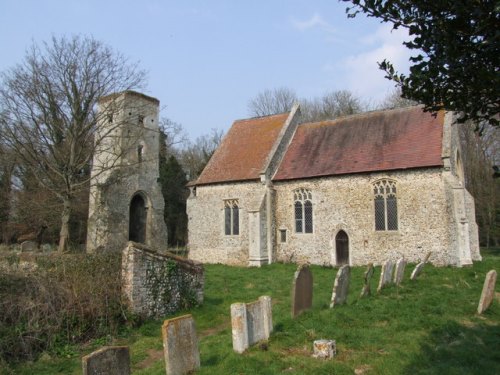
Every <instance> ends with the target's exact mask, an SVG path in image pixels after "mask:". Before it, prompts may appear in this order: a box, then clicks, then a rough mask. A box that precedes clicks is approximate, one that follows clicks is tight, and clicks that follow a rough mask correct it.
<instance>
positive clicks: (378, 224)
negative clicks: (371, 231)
mask: <svg viewBox="0 0 500 375" xmlns="http://www.w3.org/2000/svg"><path fill="white" fill-rule="evenodd" d="M373 194H374V207H375V230H378V231H386V230H398V200H397V191H396V182H394V181H391V180H380V181H377V182H375V184H373Z"/></svg>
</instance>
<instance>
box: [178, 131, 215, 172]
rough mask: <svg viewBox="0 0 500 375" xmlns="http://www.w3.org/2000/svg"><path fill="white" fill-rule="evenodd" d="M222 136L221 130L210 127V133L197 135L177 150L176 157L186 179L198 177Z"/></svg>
mask: <svg viewBox="0 0 500 375" xmlns="http://www.w3.org/2000/svg"><path fill="white" fill-rule="evenodd" d="M223 136H224V132H223V131H222V130H220V129H212V130H211V131H210V134H208V135H204V136H201V137H198V138H196V141H194V142H188V143H187V144H186V145H185V147H184V148H183V149H181V150H180V151H179V157H178V159H179V162H180V164H181V165H182V167H183V169H184V170H185V171H186V173H187V177H188V180H195V179H197V178H198V176H199V175H200V174H201V172H202V171H203V168H205V166H206V165H207V163H208V161H209V160H210V158H211V157H212V155H213V154H214V152H215V150H216V149H217V147H218V146H219V144H220V143H221V141H222V137H223Z"/></svg>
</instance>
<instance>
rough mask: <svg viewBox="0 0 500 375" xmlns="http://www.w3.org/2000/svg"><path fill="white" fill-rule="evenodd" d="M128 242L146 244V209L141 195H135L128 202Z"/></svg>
mask: <svg viewBox="0 0 500 375" xmlns="http://www.w3.org/2000/svg"><path fill="white" fill-rule="evenodd" d="M129 210H130V212H129V227H128V228H129V229H128V233H129V234H128V239H129V241H135V242H140V243H146V224H147V216H148V215H147V207H146V202H145V200H144V198H143V197H142V195H141V194H136V195H134V196H133V198H132V200H131V201H130V208H129Z"/></svg>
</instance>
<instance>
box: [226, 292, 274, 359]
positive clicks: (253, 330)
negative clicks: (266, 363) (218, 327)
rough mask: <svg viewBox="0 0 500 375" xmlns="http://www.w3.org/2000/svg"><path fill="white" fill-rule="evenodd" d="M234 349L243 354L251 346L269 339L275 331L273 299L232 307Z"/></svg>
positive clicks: (265, 298) (261, 298)
mask: <svg viewBox="0 0 500 375" xmlns="http://www.w3.org/2000/svg"><path fill="white" fill-rule="evenodd" d="M231 328H232V330H231V331H232V338H233V349H234V351H235V352H237V353H243V352H244V351H245V350H246V349H248V348H249V347H250V346H251V345H253V344H255V343H257V342H259V341H262V340H267V339H269V336H270V335H271V332H272V330H273V318H272V307H271V297H268V296H261V297H259V299H258V301H255V302H251V303H233V304H232V305H231Z"/></svg>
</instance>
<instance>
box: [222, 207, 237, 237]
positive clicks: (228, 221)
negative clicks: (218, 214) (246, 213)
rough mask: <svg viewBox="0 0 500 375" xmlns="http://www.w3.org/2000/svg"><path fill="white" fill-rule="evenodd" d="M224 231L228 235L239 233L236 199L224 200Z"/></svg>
mask: <svg viewBox="0 0 500 375" xmlns="http://www.w3.org/2000/svg"><path fill="white" fill-rule="evenodd" d="M224 233H225V234H226V235H228V236H230V235H238V234H240V211H239V207H238V200H237V199H228V200H225V201H224Z"/></svg>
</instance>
